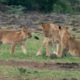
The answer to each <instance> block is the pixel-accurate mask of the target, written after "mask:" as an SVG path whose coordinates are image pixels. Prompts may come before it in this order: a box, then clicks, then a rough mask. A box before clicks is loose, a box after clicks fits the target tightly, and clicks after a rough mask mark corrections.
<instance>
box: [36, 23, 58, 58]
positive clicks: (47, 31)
mask: <svg viewBox="0 0 80 80" xmlns="http://www.w3.org/2000/svg"><path fill="white" fill-rule="evenodd" d="M41 26H42V28H43V33H44V40H43V43H42V46H41V47H40V48H39V50H38V52H37V55H41V54H42V52H41V50H42V48H43V47H45V48H46V56H50V50H49V42H52V44H53V42H56V43H57V42H59V40H60V36H59V27H58V25H56V24H53V23H42V25H41ZM56 46H57V52H56V53H58V49H59V48H58V47H59V45H56Z"/></svg>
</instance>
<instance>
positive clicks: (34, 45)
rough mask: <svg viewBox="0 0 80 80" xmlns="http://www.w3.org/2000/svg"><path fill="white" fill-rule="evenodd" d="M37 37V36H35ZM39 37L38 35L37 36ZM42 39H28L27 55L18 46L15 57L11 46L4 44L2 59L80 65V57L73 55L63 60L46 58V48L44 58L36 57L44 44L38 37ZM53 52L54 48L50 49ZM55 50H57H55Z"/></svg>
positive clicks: (1, 52)
mask: <svg viewBox="0 0 80 80" xmlns="http://www.w3.org/2000/svg"><path fill="white" fill-rule="evenodd" d="M34 35H35V34H34ZM36 35H38V34H36ZM38 36H39V37H40V40H35V39H34V37H32V38H31V39H28V40H27V41H26V47H27V53H26V54H23V52H22V51H21V48H20V46H19V45H17V47H16V50H15V52H14V55H11V54H10V45H7V44H3V45H2V46H0V47H1V50H0V59H2V60H10V59H13V60H31V61H38V62H43V61H45V62H53V61H55V62H60V63H63V62H76V63H80V58H79V57H72V56H71V55H69V54H68V53H66V55H65V56H64V57H62V58H57V57H54V56H51V57H46V56H45V48H43V50H42V53H43V54H42V56H36V53H37V51H38V49H39V48H40V46H41V44H42V40H43V37H42V36H41V35H38ZM50 49H51V52H52V48H51V47H50ZM54 50H55V49H54Z"/></svg>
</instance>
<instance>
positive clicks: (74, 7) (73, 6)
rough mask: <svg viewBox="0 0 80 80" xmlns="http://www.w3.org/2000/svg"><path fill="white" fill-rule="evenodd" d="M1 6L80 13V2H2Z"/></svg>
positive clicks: (76, 0)
mask: <svg viewBox="0 0 80 80" xmlns="http://www.w3.org/2000/svg"><path fill="white" fill-rule="evenodd" d="M0 4H6V5H17V6H18V5H21V6H24V7H25V8H26V10H30V11H31V10H32V11H33V10H36V11H41V12H52V11H54V12H57V13H73V12H74V13H75V12H80V6H79V5H80V0H0Z"/></svg>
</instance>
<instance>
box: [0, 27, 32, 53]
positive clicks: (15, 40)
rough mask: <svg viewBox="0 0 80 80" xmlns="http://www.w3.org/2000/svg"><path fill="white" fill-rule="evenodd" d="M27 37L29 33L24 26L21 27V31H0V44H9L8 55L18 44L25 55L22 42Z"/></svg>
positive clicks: (29, 35)
mask: <svg viewBox="0 0 80 80" xmlns="http://www.w3.org/2000/svg"><path fill="white" fill-rule="evenodd" d="M28 37H31V33H30V31H29V30H28V29H27V28H26V26H21V30H2V29H0V43H3V44H6V43H7V44H10V45H11V51H10V53H14V50H15V47H16V45H17V44H20V45H21V49H22V51H23V53H26V47H25V44H24V41H25V40H26V39H27V38H28Z"/></svg>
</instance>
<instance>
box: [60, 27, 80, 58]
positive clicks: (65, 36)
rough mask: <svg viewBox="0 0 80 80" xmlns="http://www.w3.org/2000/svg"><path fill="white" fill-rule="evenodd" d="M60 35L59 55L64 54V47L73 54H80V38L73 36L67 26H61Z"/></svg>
mask: <svg viewBox="0 0 80 80" xmlns="http://www.w3.org/2000/svg"><path fill="white" fill-rule="evenodd" d="M59 35H60V43H59V44H60V47H59V49H60V51H59V56H60V57H61V56H62V54H63V50H64V49H67V50H68V51H69V53H70V54H71V55H72V56H80V40H77V39H75V38H73V37H72V35H71V33H70V32H69V30H68V29H67V28H65V27H64V28H60V30H59Z"/></svg>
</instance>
